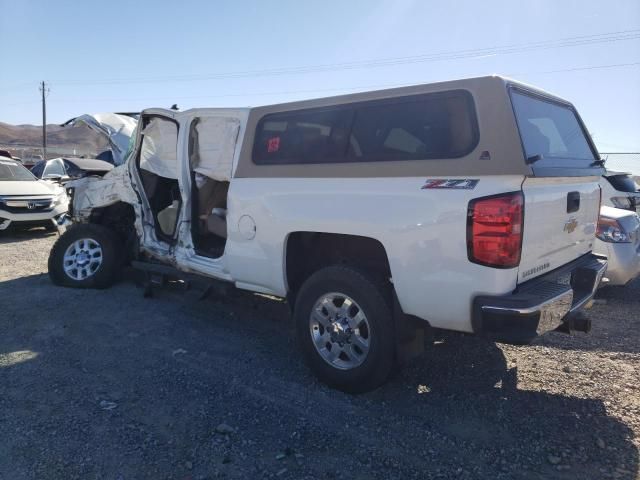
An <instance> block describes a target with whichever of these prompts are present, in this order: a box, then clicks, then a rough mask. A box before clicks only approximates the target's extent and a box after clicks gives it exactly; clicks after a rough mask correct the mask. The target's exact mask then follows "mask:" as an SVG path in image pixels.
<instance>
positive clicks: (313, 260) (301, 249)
mask: <svg viewBox="0 0 640 480" xmlns="http://www.w3.org/2000/svg"><path fill="white" fill-rule="evenodd" d="M337 263H342V264H349V265H353V266H357V267H359V268H362V269H363V270H366V271H368V272H370V273H373V274H374V275H376V276H378V277H381V278H389V277H390V276H391V269H390V267H389V259H388V258H387V252H386V251H385V249H384V246H383V245H382V243H380V242H379V241H378V240H375V239H373V238H370V237H361V236H359V235H345V234H337V233H318V232H294V233H291V234H290V235H289V238H288V240H287V251H286V275H287V285H288V289H289V292H290V295H295V293H296V292H297V291H298V289H299V288H300V286H301V285H302V282H304V280H305V279H306V278H307V277H308V276H309V275H311V274H312V273H313V272H315V271H316V270H318V269H320V268H322V267H323V266H327V265H333V264H337Z"/></svg>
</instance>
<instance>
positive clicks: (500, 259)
mask: <svg viewBox="0 0 640 480" xmlns="http://www.w3.org/2000/svg"><path fill="white" fill-rule="evenodd" d="M467 215H468V216H467V253H468V256H469V260H470V261H472V262H474V263H479V264H480V265H486V266H489V267H496V268H513V267H517V266H518V264H519V263H520V252H521V251H522V222H523V217H524V197H523V195H522V192H514V193H506V194H502V195H493V196H491V197H484V198H477V199H475V200H472V201H471V202H469V211H468V214H467Z"/></svg>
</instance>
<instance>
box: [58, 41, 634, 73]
mask: <svg viewBox="0 0 640 480" xmlns="http://www.w3.org/2000/svg"><path fill="white" fill-rule="evenodd" d="M636 39H640V29H634V30H622V31H617V32H608V33H599V34H591V35H581V36H576V37H567V38H563V39H558V40H547V41H541V42H533V43H523V44H511V45H502V46H495V47H487V48H477V49H467V50H455V51H448V52H440V53H431V54H422V55H413V56H404V57H388V58H379V59H370V60H361V61H352V62H342V63H330V64H319V65H307V66H298V67H279V68H270V69H261V70H246V71H236V72H226V73H210V74H194V75H169V76H152V77H131V78H129V79H125V78H112V79H102V80H93V81H92V80H66V81H65V80H61V81H57V82H55V83H56V84H57V85H119V84H135V83H165V82H192V81H201V80H221V79H231V78H248V77H259V76H280V75H299V74H307V73H318V72H324V71H335V70H354V69H369V68H380V67H386V66H395V65H407V64H414V63H425V62H435V61H446V60H462V59H474V58H485V57H490V56H498V55H508V54H514V53H523V52H531V51H539V50H549V49H556V48H567V47H577V46H584V45H594V44H602V43H611V42H619V41H626V40H636Z"/></svg>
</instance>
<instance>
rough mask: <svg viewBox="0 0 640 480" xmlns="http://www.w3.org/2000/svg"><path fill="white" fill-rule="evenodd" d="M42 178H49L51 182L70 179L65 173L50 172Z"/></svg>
mask: <svg viewBox="0 0 640 480" xmlns="http://www.w3.org/2000/svg"><path fill="white" fill-rule="evenodd" d="M43 180H51V181H52V182H56V183H64V182H68V181H69V180H71V177H69V176H67V175H59V174H57V173H51V174H49V175H46V176H45V177H43Z"/></svg>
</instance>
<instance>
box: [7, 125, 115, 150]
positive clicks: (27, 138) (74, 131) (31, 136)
mask: <svg viewBox="0 0 640 480" xmlns="http://www.w3.org/2000/svg"><path fill="white" fill-rule="evenodd" d="M41 146H42V126H39V125H9V124H8V123H2V122H0V148H2V149H6V150H12V151H14V152H16V154H17V155H20V154H21V152H22V151H28V152H30V151H32V150H39V149H40V148H41ZM106 149H108V144H107V141H106V139H105V138H104V137H103V136H102V135H99V134H97V133H96V132H94V131H93V130H91V129H89V128H88V127H87V126H85V125H78V126H74V127H61V126H59V125H47V150H48V153H50V154H49V155H48V156H51V155H52V154H57V155H60V154H64V153H67V154H72V153H73V152H74V150H75V151H76V154H77V155H86V156H95V155H96V154H98V153H100V152H102V151H103V150H106ZM49 150H50V152H49Z"/></svg>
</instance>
